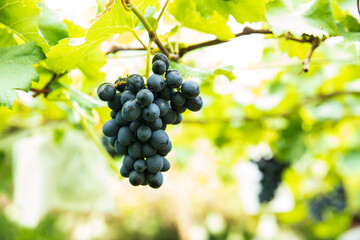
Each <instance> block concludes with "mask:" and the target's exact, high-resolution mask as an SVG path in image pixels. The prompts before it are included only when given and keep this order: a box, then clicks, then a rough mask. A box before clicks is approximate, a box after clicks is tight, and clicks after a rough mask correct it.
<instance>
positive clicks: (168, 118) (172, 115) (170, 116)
mask: <svg viewBox="0 0 360 240" xmlns="http://www.w3.org/2000/svg"><path fill="white" fill-rule="evenodd" d="M161 119H162V121H163V124H164V123H165V124H173V123H174V122H175V121H176V112H175V111H174V110H172V109H170V110H169V112H168V113H167V114H166V115H165V116H163V117H162V118H161Z"/></svg>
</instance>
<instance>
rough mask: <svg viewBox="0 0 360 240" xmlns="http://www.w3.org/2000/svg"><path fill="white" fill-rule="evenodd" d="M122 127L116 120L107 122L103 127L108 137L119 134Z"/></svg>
mask: <svg viewBox="0 0 360 240" xmlns="http://www.w3.org/2000/svg"><path fill="white" fill-rule="evenodd" d="M119 129H120V126H119V125H118V124H117V123H116V121H115V119H111V120H109V121H107V122H106V123H105V124H104V126H103V129H102V130H103V133H104V135H105V136H107V137H114V136H116V134H117V133H118V131H119Z"/></svg>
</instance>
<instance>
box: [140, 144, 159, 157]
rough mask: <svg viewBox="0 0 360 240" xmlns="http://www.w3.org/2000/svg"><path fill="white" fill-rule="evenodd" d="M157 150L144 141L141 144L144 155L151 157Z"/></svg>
mask: <svg viewBox="0 0 360 240" xmlns="http://www.w3.org/2000/svg"><path fill="white" fill-rule="evenodd" d="M156 152H157V150H156V148H154V147H153V146H151V144H149V143H145V144H143V154H144V157H152V156H154V155H155V154H156Z"/></svg>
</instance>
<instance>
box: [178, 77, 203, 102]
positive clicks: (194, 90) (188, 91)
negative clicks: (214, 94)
mask: <svg viewBox="0 0 360 240" xmlns="http://www.w3.org/2000/svg"><path fill="white" fill-rule="evenodd" d="M181 92H182V94H184V96H185V97H186V98H188V99H193V98H196V97H197V96H199V94H200V87H199V84H197V83H196V82H194V81H191V80H190V81H186V82H184V83H183V84H182V85H181Z"/></svg>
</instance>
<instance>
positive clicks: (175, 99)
mask: <svg viewBox="0 0 360 240" xmlns="http://www.w3.org/2000/svg"><path fill="white" fill-rule="evenodd" d="M185 101H186V98H185V97H184V95H182V93H181V92H175V93H173V95H172V96H171V103H173V104H175V105H176V106H182V105H184V104H185Z"/></svg>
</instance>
